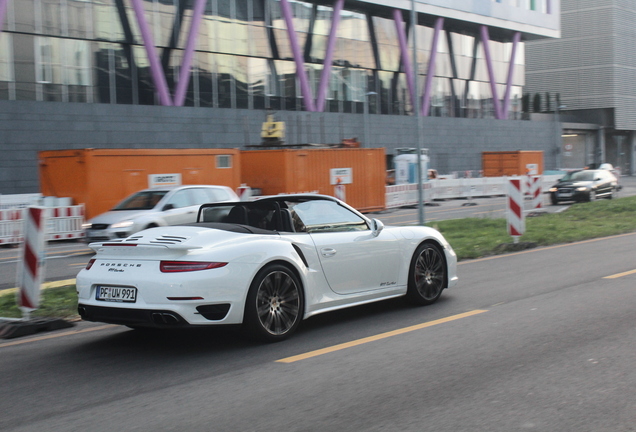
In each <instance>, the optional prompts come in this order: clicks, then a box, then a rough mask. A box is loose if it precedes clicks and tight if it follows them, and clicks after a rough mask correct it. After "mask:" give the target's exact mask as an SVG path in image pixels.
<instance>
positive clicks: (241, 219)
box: [77, 194, 457, 342]
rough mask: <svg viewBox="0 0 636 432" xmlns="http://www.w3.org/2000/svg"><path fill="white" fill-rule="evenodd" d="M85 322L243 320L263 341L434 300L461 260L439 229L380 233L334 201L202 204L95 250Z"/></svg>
mask: <svg viewBox="0 0 636 432" xmlns="http://www.w3.org/2000/svg"><path fill="white" fill-rule="evenodd" d="M90 247H91V248H92V249H93V250H95V252H96V254H95V256H94V257H93V258H92V259H91V260H90V262H89V263H88V264H87V266H86V268H85V269H83V270H82V271H80V273H79V274H78V276H77V290H78V295H79V302H78V310H79V314H80V315H81V317H82V318H83V319H84V320H88V321H98V322H105V323H113V324H123V325H127V326H129V327H132V328H146V327H158V328H176V327H187V326H206V325H225V324H241V325H242V327H243V328H244V329H245V330H246V331H248V332H249V333H250V334H251V335H253V336H255V337H257V338H259V339H261V340H265V341H271V342H273V341H279V340H282V339H285V338H287V337H288V336H290V335H291V334H292V333H293V332H294V331H295V330H296V329H297V328H298V325H299V324H300V322H301V321H302V320H303V319H305V318H308V317H310V316H312V315H316V314H319V313H322V312H328V311H333V310H336V309H342V308H346V307H350V306H356V305H360V304H364V303H370V302H375V301H379V300H385V299H390V298H394V297H400V296H404V297H406V299H407V300H409V301H410V302H412V303H415V304H420V305H428V304H431V303H434V302H435V301H437V299H438V298H439V297H440V295H441V293H442V290H443V289H444V288H448V287H451V286H453V285H455V284H456V283H457V274H456V268H457V257H456V255H455V252H454V251H453V249H452V248H451V246H450V245H449V244H448V242H447V241H446V240H445V239H444V237H443V236H442V235H441V234H440V233H439V232H438V231H436V230H434V229H432V228H428V227H422V226H403V227H389V226H387V227H385V226H384V225H383V224H382V222H380V221H379V220H377V219H368V218H367V217H365V216H364V215H362V214H361V213H359V212H357V211H356V210H355V209H353V208H351V207H350V206H348V205H347V204H345V203H343V202H342V201H339V200H337V199H335V198H332V197H329V196H323V195H308V194H303V195H280V196H275V197H266V198H262V199H259V200H257V201H252V202H233V203H219V204H204V205H202V206H201V208H200V209H199V214H198V218H197V222H196V223H193V224H188V225H182V226H167V227H157V228H150V229H147V230H144V231H140V232H138V233H136V234H134V235H131V236H130V237H127V238H124V239H118V240H111V241H108V242H103V243H91V245H90Z"/></svg>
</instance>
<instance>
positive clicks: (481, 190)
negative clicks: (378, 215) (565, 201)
mask: <svg viewBox="0 0 636 432" xmlns="http://www.w3.org/2000/svg"><path fill="white" fill-rule="evenodd" d="M539 177H540V178H541V179H540V180H538V183H537V184H536V187H537V190H538V191H540V193H546V192H548V189H550V187H551V186H552V185H554V184H555V183H556V182H557V181H558V180H559V179H560V178H561V177H562V176H560V175H551V176H539ZM509 178H512V177H480V178H462V179H434V180H429V181H427V182H425V183H424V184H423V186H424V197H425V199H424V202H430V201H435V200H448V199H472V198H485V197H493V196H505V195H506V188H507V182H508V179H509ZM523 184H524V186H525V180H524V183H523ZM417 186H418V185H417V184H416V183H413V184H404V185H391V186H386V207H387V208H396V207H404V206H410V205H415V204H417V202H418V194H417ZM540 193H539V195H540Z"/></svg>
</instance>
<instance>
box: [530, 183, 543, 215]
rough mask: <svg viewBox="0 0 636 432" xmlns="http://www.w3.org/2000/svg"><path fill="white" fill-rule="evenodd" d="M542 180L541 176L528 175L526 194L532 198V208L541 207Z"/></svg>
mask: <svg viewBox="0 0 636 432" xmlns="http://www.w3.org/2000/svg"><path fill="white" fill-rule="evenodd" d="M542 184H543V180H542V179H541V176H539V175H536V176H528V194H529V195H530V197H531V198H532V209H533V210H536V209H541V208H543V190H542Z"/></svg>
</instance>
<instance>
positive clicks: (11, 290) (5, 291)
mask: <svg viewBox="0 0 636 432" xmlns="http://www.w3.org/2000/svg"><path fill="white" fill-rule="evenodd" d="M66 285H75V279H64V280H58V281H52V282H44V283H43V284H42V286H41V287H40V288H41V289H48V288H59V287H63V286H66ZM17 290H18V288H7V289H3V290H0V295H5V294H11V293H15V292H16V291H17Z"/></svg>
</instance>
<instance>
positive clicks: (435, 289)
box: [406, 242, 446, 305]
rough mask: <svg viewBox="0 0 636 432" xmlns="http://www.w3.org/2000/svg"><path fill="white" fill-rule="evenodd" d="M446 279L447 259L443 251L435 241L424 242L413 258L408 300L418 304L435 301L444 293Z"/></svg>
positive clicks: (407, 293) (427, 303) (407, 294)
mask: <svg viewBox="0 0 636 432" xmlns="http://www.w3.org/2000/svg"><path fill="white" fill-rule="evenodd" d="M445 280H446V261H445V259H444V254H443V252H442V251H441V249H440V248H439V246H437V245H434V244H433V243H429V242H427V243H422V244H421V245H420V246H419V247H418V248H417V250H416V251H415V254H413V258H412V259H411V266H410V270H409V282H408V289H407V292H406V298H407V300H408V301H410V302H411V303H414V304H418V305H429V304H433V303H435V302H436V301H437V299H439V297H440V295H442V290H443V289H444V282H445Z"/></svg>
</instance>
